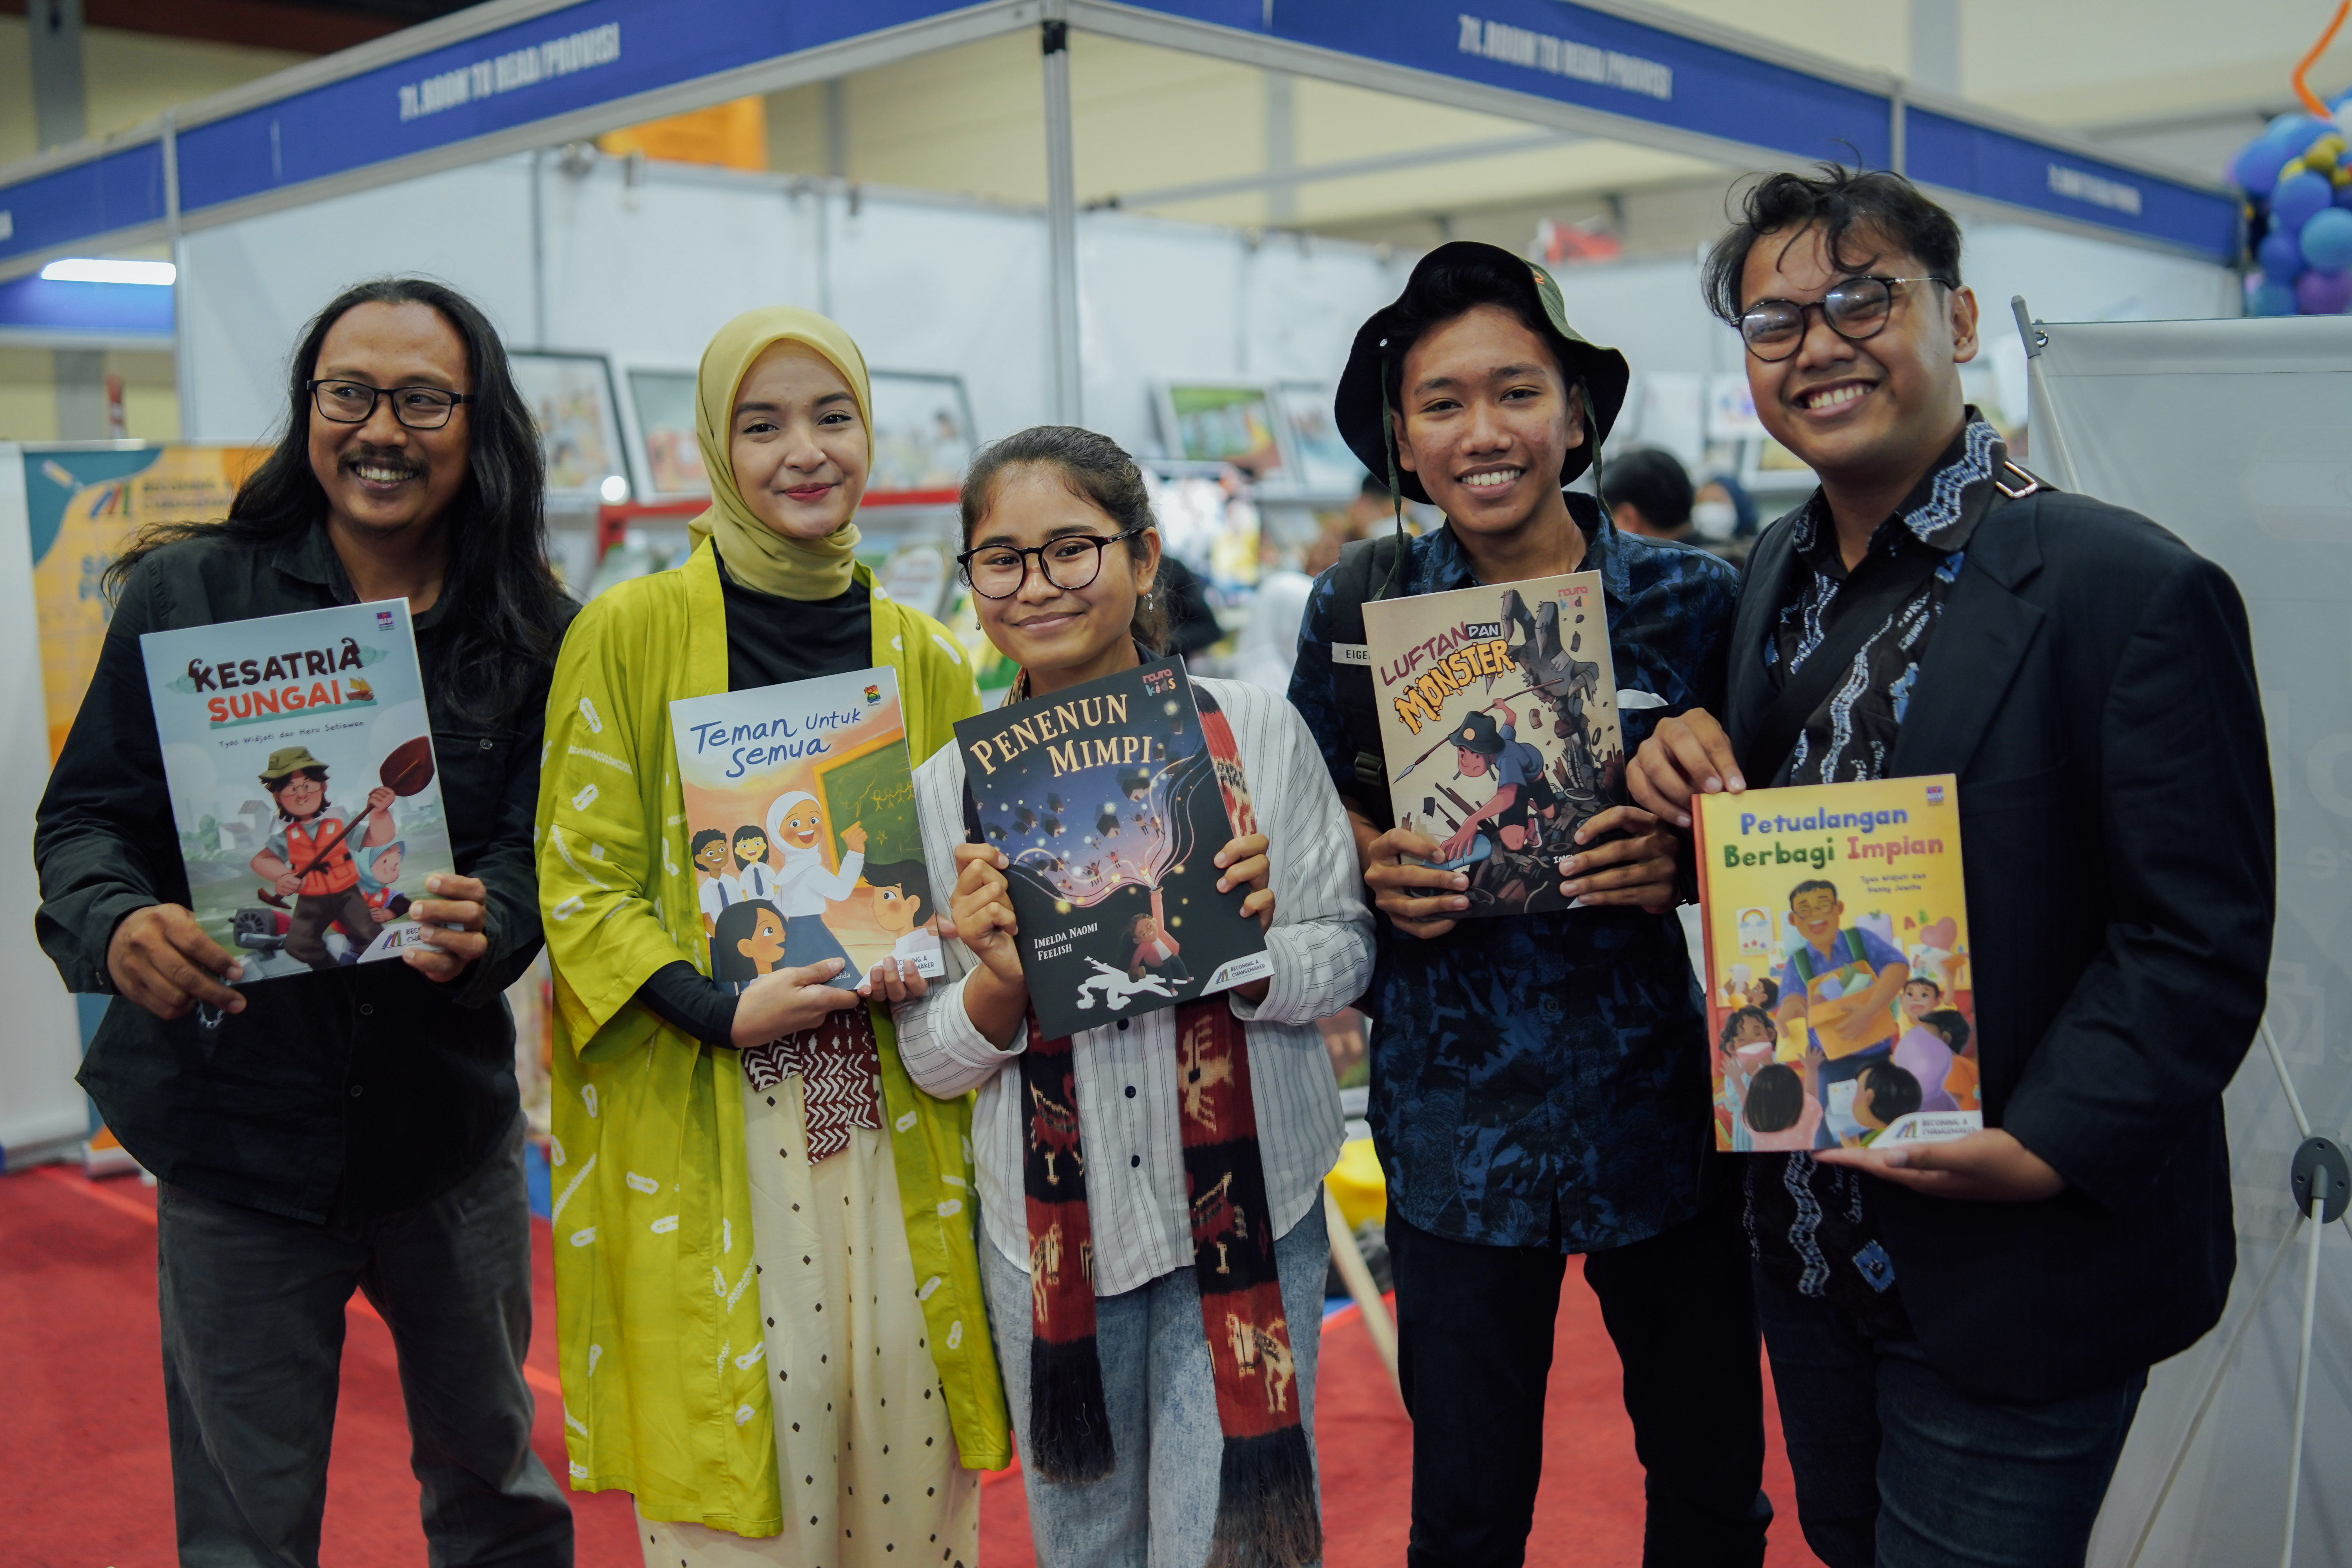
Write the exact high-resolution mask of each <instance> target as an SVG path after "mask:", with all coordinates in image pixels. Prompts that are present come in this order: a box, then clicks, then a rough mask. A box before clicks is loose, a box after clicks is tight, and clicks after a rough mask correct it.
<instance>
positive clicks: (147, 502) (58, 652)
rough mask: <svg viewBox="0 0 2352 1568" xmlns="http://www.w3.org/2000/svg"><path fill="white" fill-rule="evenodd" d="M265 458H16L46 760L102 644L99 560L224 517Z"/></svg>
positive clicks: (107, 452) (231, 454)
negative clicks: (146, 532) (160, 533)
mask: <svg viewBox="0 0 2352 1568" xmlns="http://www.w3.org/2000/svg"><path fill="white" fill-rule="evenodd" d="M266 455H267V448H264V447H184V446H176V445H173V446H154V447H132V448H127V449H126V448H123V447H107V448H104V449H95V448H92V449H79V450H76V449H65V450H49V451H43V450H40V449H38V448H27V449H26V451H25V452H24V464H25V500H26V510H27V512H28V521H29V522H30V525H31V531H32V550H33V600H34V605H35V606H36V610H37V614H38V615H39V616H40V626H41V689H42V697H43V699H44V700H45V702H46V705H47V714H48V721H49V756H50V758H51V759H52V760H54V759H55V758H56V756H57V754H58V752H59V751H60V750H61V749H62V748H63V747H64V745H65V740H66V731H68V730H70V729H71V728H72V727H73V721H74V715H75V713H76V712H78V711H79V710H80V708H81V699H82V693H83V692H85V691H87V690H88V689H89V678H90V674H91V672H92V671H93V670H95V669H96V668H98V653H99V649H100V647H102V646H103V645H104V643H105V641H106V624H107V620H108V617H109V616H110V613H111V611H112V606H111V605H109V604H108V603H107V600H106V597H105V595H104V594H103V592H102V591H101V590H100V576H101V574H103V573H104V572H105V570H106V565H107V563H108V562H110V561H112V560H113V559H114V558H115V557H116V556H117V555H119V554H121V552H122V550H123V547H124V546H125V545H127V544H129V543H130V542H131V540H132V539H134V538H136V537H137V536H138V534H139V531H141V530H142V529H143V528H146V527H148V526H149V525H151V524H153V523H159V522H207V521H214V520H215V519H218V518H222V517H226V515H227V514H228V507H229V501H230V500H232V499H233V498H234V497H235V495H236V487H237V486H238V485H240V484H242V483H243V482H244V480H245V477H246V476H247V474H249V473H251V472H252V471H253V469H254V468H256V467H257V466H258V465H259V463H260V461H261V459H262V458H263V457H265V456H266Z"/></svg>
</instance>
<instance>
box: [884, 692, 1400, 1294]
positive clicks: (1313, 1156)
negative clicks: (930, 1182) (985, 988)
mask: <svg viewBox="0 0 2352 1568" xmlns="http://www.w3.org/2000/svg"><path fill="white" fill-rule="evenodd" d="M1196 684H1198V685H1200V686H1202V687H1203V688H1205V689H1207V690H1208V691H1209V692H1210V694H1211V695H1212V696H1213V697H1214V698H1215V699H1216V700H1217V703H1218V705H1219V706H1220V707H1222V708H1223V710H1224V712H1225V718H1226V721H1228V722H1229V723H1230V724H1231V725H1232V726H1233V731H1234V745H1235V747H1236V749H1237V750H1238V751H1239V752H1240V754H1241V763H1242V773H1243V776H1244V778H1245V779H1246V780H1247V781H1248V784H1249V792H1250V802H1251V805H1253V806H1254V807H1255V810H1256V813H1257V821H1258V829H1259V831H1260V832H1262V833H1264V834H1265V837H1266V839H1267V841H1268V845H1269V849H1268V858H1269V859H1270V861H1271V864H1270V867H1269V868H1268V877H1267V886H1269V887H1271V888H1272V889H1274V898H1275V904H1274V921H1275V923H1274V926H1273V929H1272V930H1270V931H1267V932H1266V938H1265V943H1266V951H1267V952H1268V953H1269V954H1271V955H1272V957H1273V959H1274V974H1273V977H1272V981H1271V983H1270V984H1269V985H1268V986H1267V989H1266V994H1265V1001H1263V1002H1261V1003H1258V1004H1257V1005H1255V1006H1252V1005H1250V1004H1249V1003H1247V1002H1244V1001H1243V1000H1241V999H1240V998H1239V997H1238V996H1234V995H1232V994H1231V993H1227V998H1228V999H1229V1000H1230V1005H1232V1007H1233V1010H1234V1016H1235V1017H1237V1018H1240V1019H1243V1020H1244V1023H1245V1025H1246V1026H1247V1031H1248V1037H1249V1064H1250V1091H1251V1099H1252V1100H1253V1102H1254V1104H1255V1110H1256V1113H1257V1140H1258V1156H1259V1159H1260V1160H1261V1162H1262V1163H1264V1165H1265V1194H1266V1204H1267V1206H1268V1208H1269V1210H1270V1215H1269V1218H1270V1219H1271V1221H1272V1224H1273V1226H1274V1234H1275V1235H1276V1236H1281V1235H1283V1234H1284V1233H1285V1232H1286V1231H1288V1230H1289V1229H1290V1227H1291V1226H1294V1225H1296V1224H1297V1223H1298V1222H1299V1220H1300V1219H1302V1218H1303V1217H1305V1215H1307V1211H1308V1210H1309V1209H1310V1208H1311V1207H1313V1206H1314V1204H1315V1201H1316V1191H1317V1185H1318V1184H1319V1183H1320V1182H1321V1181H1322V1180H1323V1176H1324V1173H1326V1172H1328V1171H1329V1170H1330V1168H1331V1164H1332V1162H1333V1161H1335V1160H1337V1159H1338V1158H1339V1140H1340V1128H1341V1121H1340V1116H1339V1089H1338V1087H1337V1085H1336V1083H1335V1081H1334V1079H1333V1078H1332V1076H1331V1065H1330V1059H1329V1058H1328V1056H1326V1054H1325V1052H1324V1048H1323V1036H1322V1032H1321V1031H1320V1030H1318V1028H1317V1027H1316V1026H1315V1025H1316V1020H1317V1019H1318V1018H1323V1017H1328V1016H1329V1015H1331V1014H1333V1013H1336V1012H1338V1011H1339V1009H1341V1008H1342V1007H1345V1006H1347V1005H1349V1003H1351V1002H1353V1001H1354V1000H1355V999H1356V998H1357V997H1358V996H1359V995H1360V994H1362V992H1363V989H1364V987H1365V985H1366V984H1368V983H1369V982H1370V978H1371V973H1372V917H1371V911H1370V910H1367V909H1365V907H1364V904H1363V900H1362V898H1361V897H1360V894H1361V890H1362V881H1361V879H1360V877H1359V876H1358V874H1357V869H1356V845H1355V839H1354V837H1353V836H1352V835H1351V834H1350V833H1349V830H1348V819H1347V815H1346V813H1345V812H1344V811H1343V810H1342V809H1341V807H1340V805H1339V795H1337V794H1336V793H1335V792H1334V791H1333V789H1332V787H1331V774H1330V770H1329V769H1328V767H1327V766H1326V765H1325V764H1324V761H1323V755H1322V753H1321V752H1319V751H1318V750H1317V749H1316V746H1315V741H1314V737H1313V736H1312V735H1311V734H1310V733H1308V731H1307V723H1306V721H1304V720H1302V719H1301V718H1300V717H1299V716H1298V711H1297V710H1296V709H1294V708H1293V707H1291V705H1290V704H1289V702H1288V701H1286V700H1285V699H1283V698H1282V697H1281V696H1279V695H1277V694H1276V693H1274V692H1271V691H1265V690H1262V689H1259V688H1257V687H1255V686H1246V685H1244V684H1242V683H1240V682H1237V681H1230V680H1199V681H1197V682H1196ZM915 800H916V805H917V808H918V809H919V812H920V813H921V816H922V823H923V853H924V857H925V858H926V859H928V860H929V863H930V867H931V877H932V880H933V883H934V885H935V887H936V888H938V889H940V896H941V897H945V896H946V891H945V890H946V889H948V888H949V887H950V886H951V885H952V882H953V878H954V867H955V847H956V846H957V845H959V844H961V843H962V842H964V829H963V821H964V816H963V753H962V752H961V750H959V749H958V748H957V747H955V746H952V745H950V746H943V747H941V748H940V751H939V752H938V753H937V754H936V755H934V756H933V757H932V758H931V760H930V761H929V762H927V763H924V764H923V765H922V766H921V767H920V768H919V769H917V770H916V772H915ZM943 945H944V949H945V957H946V959H947V968H948V978H947V979H946V980H945V981H943V982H934V983H933V984H932V987H931V991H930V994H929V995H928V996H927V997H925V998H924V999H923V1000H922V1001H919V1002H909V1003H907V1004H904V1005H901V1006H899V1007H898V1010H897V1017H898V1055H899V1058H900V1059H902V1060H903V1061H904V1062H905V1063H906V1064H907V1070H908V1072H909V1073H910V1074H912V1075H913V1077H914V1079H915V1081H916V1082H917V1083H918V1084H919V1085H921V1086H922V1087H923V1088H924V1089H928V1090H929V1091H930V1092H931V1093H933V1094H936V1095H940V1096H943V1097H944V1096H950V1095H957V1094H961V1093H963V1092H964V1091H965V1090H967V1089H973V1088H977V1089H979V1090H980V1098H979V1103H978V1105H977V1106H976V1107H975V1109H974V1110H973V1114H972V1124H971V1137H972V1149H973V1153H974V1156H975V1159H976V1163H978V1165H979V1177H980V1202H981V1213H982V1218H983V1221H984V1223H985V1225H986V1226H987V1229H988V1237H989V1240H990V1241H991V1242H992V1243H993V1244H994V1245H995V1247H996V1249H997V1251H999V1252H1000V1253H1002V1254H1003V1255H1004V1257H1005V1258H1006V1259H1007V1260H1008V1261H1009V1262H1011V1263H1012V1264H1013V1266H1014V1267H1016V1268H1021V1269H1023V1270H1024V1271H1025V1270H1026V1269H1027V1268H1028V1267H1029V1237H1028V1211H1027V1207H1026V1205H1025V1204H1024V1201H1023V1197H1022V1157H1023V1152H1024V1144H1025V1143H1026V1137H1025V1134H1026V1132H1027V1121H1026V1118H1025V1115H1024V1105H1023V1102H1022V1098H1021V1075H1020V1073H1019V1072H1018V1071H1017V1070H1015V1071H1006V1070H1005V1069H1006V1068H1010V1067H1013V1065H1014V1058H1016V1057H1018V1056H1019V1055H1020V1053H1021V1052H1022V1051H1023V1050H1024V1049H1026V1048H1027V1046H1028V1031H1027V1028H1026V1026H1024V1027H1022V1028H1021V1029H1019V1030H1017V1031H1016V1032H1015V1033H1014V1035H1013V1041H1012V1043H1011V1045H1009V1046H1008V1047H1006V1048H1005V1049H1003V1050H1002V1051H1000V1050H998V1049H997V1048H996V1047H993V1046H992V1045H990V1044H989V1043H988V1040H987V1038H986V1037H984V1036H982V1034H981V1032H980V1030H979V1029H978V1027H976V1026H974V1025H973V1023H972V1021H971V1016H969V1015H968V1014H966V1013H965V1011H964V1007H963V987H964V982H963V976H964V975H965V974H967V973H970V971H971V969H972V967H973V966H974V964H975V963H977V962H978V961H977V960H975V959H974V958H973V957H972V955H971V949H969V948H967V947H965V946H964V944H963V943H961V942H947V943H945V944H943ZM1071 1056H1072V1060H1073V1063H1074V1066H1075V1068H1076V1079H1077V1111H1078V1125H1079V1127H1080V1129H1081V1134H1080V1135H1081V1137H1082V1138H1083V1139H1084V1147H1085V1150H1086V1160H1087V1214H1088V1216H1089V1219H1090V1223H1091V1225H1092V1226H1093V1230H1094V1271H1095V1293H1096V1294H1097V1295H1098V1296H1116V1295H1118V1294H1120V1293H1122V1292H1124V1291H1128V1290H1132V1289H1136V1288H1137V1287H1138V1286H1139V1285H1144V1284H1147V1283H1149V1282H1150V1281H1151V1280H1153V1279H1159V1278H1160V1276H1161V1275H1163V1274H1167V1273H1170V1272H1171V1271H1172V1270H1175V1269H1178V1268H1191V1267H1192V1215H1191V1205H1190V1203H1189V1201H1188V1194H1187V1193H1186V1191H1185V1184H1184V1148H1183V1135H1182V1132H1181V1127H1180V1123H1179V1119H1178V1113H1179V1105H1178V1097H1179V1090H1178V1087H1177V1081H1176V1009H1174V1008H1172V1007H1163V1008H1161V1009H1160V1011H1158V1012H1156V1013H1148V1014H1146V1015H1144V1016H1142V1017H1139V1018H1133V1019H1127V1018H1122V1019H1120V1020H1119V1021H1118V1023H1116V1024H1106V1025H1104V1026H1102V1027H1100V1028H1096V1029H1088V1030H1087V1032H1086V1033H1084V1034H1082V1035H1080V1036H1078V1037H1076V1040H1074V1041H1073V1042H1072V1052H1071Z"/></svg>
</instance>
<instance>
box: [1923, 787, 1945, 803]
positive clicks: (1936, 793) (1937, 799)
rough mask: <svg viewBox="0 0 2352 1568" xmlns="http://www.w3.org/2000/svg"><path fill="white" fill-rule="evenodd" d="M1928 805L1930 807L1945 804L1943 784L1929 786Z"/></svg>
mask: <svg viewBox="0 0 2352 1568" xmlns="http://www.w3.org/2000/svg"><path fill="white" fill-rule="evenodd" d="M1927 804H1928V805H1943V804H1944V786H1943V785H1942V784H1929V785H1928V786H1927Z"/></svg>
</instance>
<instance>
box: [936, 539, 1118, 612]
mask: <svg viewBox="0 0 2352 1568" xmlns="http://www.w3.org/2000/svg"><path fill="white" fill-rule="evenodd" d="M1142 531H1143V530H1142V529H1139V528H1130V529H1129V530H1127V531H1125V532H1123V533H1114V534H1112V535H1110V536H1109V537H1108V538H1105V537H1103V536H1102V535H1101V534H1098V533H1066V534H1064V535H1062V537H1061V538H1059V539H1049V540H1047V541H1046V542H1045V543H1043V544H1040V545H1037V546H1035V547H1034V548H1033V549H1028V550H1023V549H1021V548H1019V547H1018V546H1015V545H1011V544H983V545H982V546H981V547H980V548H979V549H977V550H967V551H965V552H963V553H962V554H961V555H959V556H957V557H956V568H957V571H958V572H959V573H960V574H961V576H962V578H963V580H964V584H965V585H966V586H967V587H969V588H971V591H972V592H973V593H975V594H978V595H980V596H981V597H982V598H984V599H1009V598H1011V597H1013V595H1015V594H1017V593H1019V592H1021V584H1024V583H1026V582H1027V581H1028V580H1029V562H1030V560H1031V558H1033V557H1034V559H1035V560H1036V563H1037V571H1038V573H1039V574H1041V575H1042V576H1044V578H1045V581H1046V582H1048V583H1050V584H1053V585H1054V586H1055V587H1056V588H1060V589H1063V590H1065V591H1070V592H1075V591H1076V590H1077V589H1080V588H1086V587H1091V586H1092V585H1093V584H1094V580H1095V579H1096V578H1097V577H1099V576H1100V575H1102V558H1103V550H1104V547H1105V546H1107V545H1112V544H1117V543H1118V542H1119V541H1120V540H1122V539H1133V538H1134V537H1135V536H1136V535H1137V534H1139V533H1141V532H1142Z"/></svg>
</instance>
